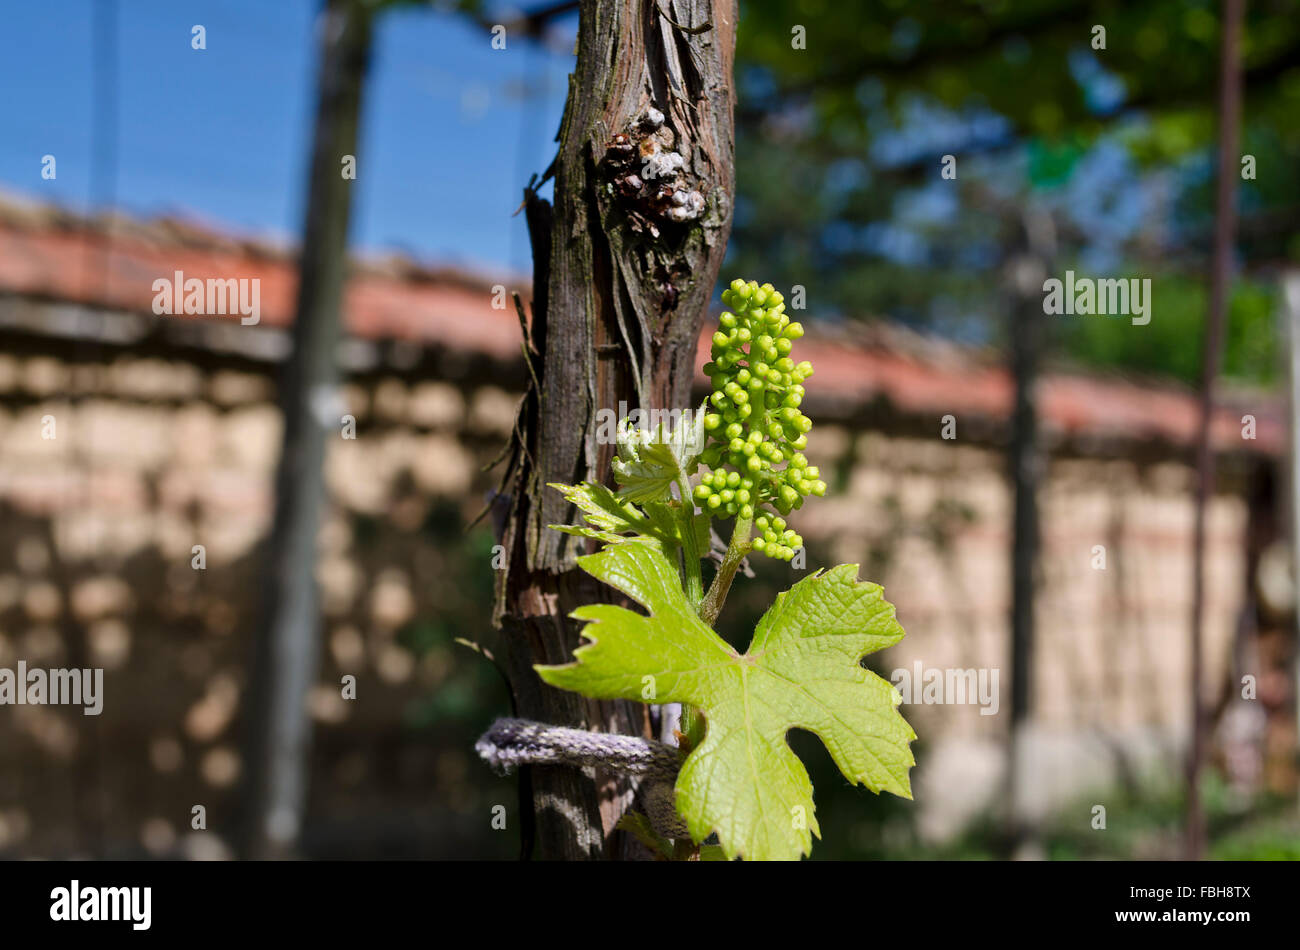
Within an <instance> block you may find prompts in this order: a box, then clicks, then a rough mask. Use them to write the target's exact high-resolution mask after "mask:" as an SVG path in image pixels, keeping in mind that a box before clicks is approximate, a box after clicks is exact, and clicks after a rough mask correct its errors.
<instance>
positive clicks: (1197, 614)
mask: <svg viewBox="0 0 1300 950" xmlns="http://www.w3.org/2000/svg"><path fill="white" fill-rule="evenodd" d="M1244 5H1245V0H1224V4H1223V19H1222V23H1221V27H1220V32H1221V46H1220V63H1219V155H1218V170H1217V172H1216V175H1215V178H1216V188H1215V202H1214V252H1213V257H1212V259H1211V262H1210V307H1209V312H1208V313H1207V314H1206V326H1205V349H1204V353H1203V356H1202V362H1201V403H1200V419H1199V424H1198V428H1197V442H1196V509H1195V525H1194V539H1193V542H1192V543H1193V550H1192V637H1191V652H1192V675H1191V683H1190V691H1191V725H1192V743H1191V750H1190V751H1189V753H1188V756H1187V828H1186V854H1187V858H1188V860H1192V861H1195V860H1199V859H1200V858H1201V857H1202V855H1203V854H1204V852H1205V835H1206V829H1205V815H1204V814H1203V812H1202V809H1201V766H1202V763H1203V762H1204V761H1205V747H1206V734H1207V731H1208V728H1207V727H1208V723H1207V722H1206V715H1205V700H1204V696H1203V695H1202V690H1203V689H1204V685H1203V684H1204V681H1205V647H1204V639H1205V630H1204V628H1205V509H1206V506H1207V505H1208V504H1209V502H1210V499H1211V498H1212V497H1213V496H1214V451H1213V446H1212V444H1211V432H1210V419H1211V417H1212V414H1213V412H1214V387H1215V381H1216V379H1217V378H1218V375H1219V351H1220V350H1221V349H1222V348H1223V317H1224V311H1225V310H1226V309H1227V305H1228V290H1229V287H1230V285H1231V282H1232V242H1233V235H1234V233H1235V231H1236V225H1237V204H1236V203H1237V175H1238V168H1239V165H1238V162H1239V160H1240V157H1241V156H1240V149H1239V147H1238V140H1239V137H1240V129H1239V125H1240V119H1241V20H1242V13H1243V7H1244Z"/></svg>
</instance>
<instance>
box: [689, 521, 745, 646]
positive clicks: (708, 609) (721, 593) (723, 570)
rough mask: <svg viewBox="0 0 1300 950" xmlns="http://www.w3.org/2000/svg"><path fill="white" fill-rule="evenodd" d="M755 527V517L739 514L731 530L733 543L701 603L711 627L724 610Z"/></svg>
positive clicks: (703, 613)
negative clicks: (728, 593) (724, 603)
mask: <svg viewBox="0 0 1300 950" xmlns="http://www.w3.org/2000/svg"><path fill="white" fill-rule="evenodd" d="M753 527H754V519H753V518H745V517H741V516H739V515H737V517H736V526H735V528H734V529H733V530H732V532H731V543H729V544H728V545H727V553H726V554H724V555H723V556H722V563H721V564H720V565H718V573H717V574H715V575H714V576H713V583H712V584H710V585H709V592H708V593H707V594H705V595H704V600H703V601H702V602H701V603H700V619H701V620H703V621H704V622H705V623H706V624H708V625H709V626H710V627H712V626H713V623H714V621H716V620H717V619H718V614H720V613H721V612H722V604H723V602H724V601H726V599H727V592H728V591H730V590H731V582H732V581H733V580H735V577H736V571H738V570H739V569H740V562H741V561H743V560H744V559H745V555H746V554H748V553H749V549H750V542H749V533H750V531H751V530H753Z"/></svg>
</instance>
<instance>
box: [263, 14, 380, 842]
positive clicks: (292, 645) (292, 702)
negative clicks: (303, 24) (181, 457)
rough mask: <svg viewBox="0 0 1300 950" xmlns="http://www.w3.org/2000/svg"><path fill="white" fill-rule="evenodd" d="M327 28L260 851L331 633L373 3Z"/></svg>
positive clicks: (276, 832) (266, 667) (299, 799)
mask: <svg viewBox="0 0 1300 950" xmlns="http://www.w3.org/2000/svg"><path fill="white" fill-rule="evenodd" d="M318 28H319V30H320V42H321V51H320V57H321V58H320V69H319V79H318V86H317V112H316V130H315V135H314V140H313V145H312V155H311V166H310V173H309V174H310V179H309V184H308V189H307V207H306V221H305V224H304V227H303V240H302V256H301V259H300V261H299V270H298V274H299V283H298V303H297V308H296V310H295V315H294V324H293V352H292V354H291V355H290V357H289V359H288V362H287V364H286V366H285V367H284V371H283V375H282V376H281V377H280V381H279V382H280V406H281V408H282V410H283V413H284V437H283V444H282V446H281V452H280V464H279V469H278V471H277V473H276V482H275V485H276V492H275V516H274V521H273V523H272V526H271V535H270V542H269V544H270V550H269V552H268V555H267V564H268V572H267V575H266V592H265V595H264V596H265V601H264V605H263V614H262V618H261V622H260V624H259V627H258V641H257V645H256V656H257V660H256V662H255V664H254V667H253V677H254V679H253V684H252V696H251V703H250V727H249V738H248V750H249V757H248V765H249V774H248V778H247V785H246V795H247V798H246V801H245V808H246V814H245V816H244V821H245V828H244V831H243V840H242V841H241V845H242V850H243V852H244V854H245V855H246V856H248V857H254V858H281V857H290V856H293V855H294V854H295V852H296V850H297V844H298V839H299V833H300V831H301V828H302V821H303V812H304V809H305V807H306V801H307V779H308V771H309V769H308V765H309V762H308V753H309V751H310V749H309V747H310V742H311V718H310V716H309V714H308V709H307V698H308V692H309V691H310V689H311V686H312V684H313V683H314V682H315V679H316V673H317V669H318V666H319V654H320V636H321V630H320V609H319V604H318V602H317V592H316V581H315V571H316V535H317V530H318V528H319V525H320V512H321V508H322V506H323V504H324V498H325V480H324V472H323V467H322V466H323V463H324V459H325V445H326V438H327V435H329V434H331V433H337V432H338V426H339V425H340V424H341V419H340V418H336V416H337V415H339V413H335V412H334V408H335V405H336V403H337V398H338V397H337V392H338V366H337V363H336V359H337V350H338V343H339V335H340V332H341V328H340V324H341V319H340V311H341V309H342V300H343V287H344V277H345V271H346V269H347V267H346V260H345V254H346V249H347V232H348V218H349V208H350V204H351V197H352V184H353V183H352V181H351V180H348V179H345V178H344V177H343V174H342V168H343V165H342V160H343V156H345V155H352V156H355V155H356V153H357V124H358V121H359V117H360V113H361V92H362V88H363V86H364V78H365V72H366V64H367V61H368V59H369V55H370V12H369V10H368V9H367V7H366V4H365V2H364V0H327V2H326V4H325V8H324V11H323V13H322V15H321V17H320V20H319V23H318Z"/></svg>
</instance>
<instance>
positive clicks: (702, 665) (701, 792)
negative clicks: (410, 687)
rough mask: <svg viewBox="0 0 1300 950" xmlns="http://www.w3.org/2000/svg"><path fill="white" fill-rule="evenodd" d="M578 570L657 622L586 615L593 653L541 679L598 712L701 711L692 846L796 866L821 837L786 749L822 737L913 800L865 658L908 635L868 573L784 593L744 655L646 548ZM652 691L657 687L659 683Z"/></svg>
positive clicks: (691, 790) (686, 809)
mask: <svg viewBox="0 0 1300 950" xmlns="http://www.w3.org/2000/svg"><path fill="white" fill-rule="evenodd" d="M578 563H579V565H580V566H581V567H582V569H583V570H585V571H586V572H587V573H589V574H591V575H592V576H593V577H596V578H599V579H600V580H602V581H604V582H605V583H607V584H609V585H610V586H612V587H615V588H617V589H618V590H620V591H622V592H623V593H624V594H626V595H627V596H628V597H630V598H632V599H633V600H635V601H636V602H637V603H639V604H641V605H642V606H643V607H645V608H646V609H647V610H649V611H650V613H649V614H648V615H642V614H638V613H635V612H633V611H631V610H628V609H626V608H623V607H618V606H614V605H612V604H592V605H589V606H586V607H580V608H579V609H578V610H576V611H574V613H573V616H574V617H575V618H577V619H579V620H586V621H588V623H587V625H586V627H585V628H584V629H583V636H584V637H585V638H586V639H587V640H588V641H590V642H589V643H587V644H585V645H583V646H581V647H579V648H578V649H577V651H575V653H574V662H573V663H569V664H567V665H564V666H539V667H537V671H538V673H539V674H540V675H541V677H542V679H544V680H545V681H546V682H548V683H550V684H552V685H554V686H559V687H561V688H564V689H571V690H574V691H576V692H579V693H583V694H584V695H587V696H591V697H594V698H599V699H615V698H621V699H637V700H644V697H645V690H646V684H647V682H649V683H651V684H653V686H654V696H655V702H659V703H670V702H682V703H689V704H691V705H693V706H696V707H698V708H699V709H700V710H702V711H703V713H704V715H705V717H706V720H707V733H706V735H705V738H704V742H703V743H702V744H701V745H700V746H699V747H698V748H696V749H695V750H693V751H692V752H691V754H690V755H689V756H688V757H687V759H686V762H685V763H684V765H683V766H682V770H681V773H680V775H679V776H678V779H677V785H676V792H677V810H678V812H679V813H680V814H681V815H682V817H683V818H684V819H685V821H686V825H687V828H688V829H689V830H690V833H691V837H692V838H693V839H694V840H695V841H697V842H699V841H703V840H704V839H705V838H706V837H708V835H709V834H710V833H711V832H714V831H716V832H717V834H718V841H719V843H720V845H721V847H722V850H723V851H724V853H725V854H726V856H727V857H728V858H735V857H737V856H742V857H745V858H749V859H754V860H763V859H794V858H798V857H799V856H800V855H803V854H807V853H808V852H809V850H810V849H811V847H812V833H816V834H818V836H820V834H821V832H820V830H819V829H818V826H817V820H816V817H815V815H814V808H813V799H812V783H811V782H810V781H809V779H808V773H807V771H806V770H805V769H804V767H803V764H802V763H801V762H800V761H799V758H798V757H797V756H796V755H795V754H794V752H793V751H792V750H791V749H790V746H789V745H788V744H787V742H786V733H787V732H788V731H789V730H790V729H793V728H800V729H806V730H808V731H809V732H813V733H815V734H816V735H817V736H819V737H820V738H821V740H822V742H824V743H825V744H826V747H827V749H828V750H829V751H830V753H831V756H832V758H834V760H835V764H836V765H838V766H839V769H840V771H841V772H842V773H843V774H844V776H845V777H846V778H847V779H849V781H851V782H853V783H854V784H864V785H866V786H867V787H868V788H870V789H872V790H873V791H876V792H880V791H888V792H893V793H894V794H896V795H901V796H902V797H904V798H911V797H912V793H911V785H910V783H909V780H908V769H909V767H911V765H912V764H913V758H912V752H911V750H910V749H909V748H908V743H909V742H910V741H911V740H912V739H915V738H916V734H915V733H914V732H913V731H912V729H911V727H910V726H908V724H907V723H906V722H905V721H904V720H903V717H902V716H900V715H899V713H898V710H897V708H896V707H897V705H898V704H899V703H900V702H901V697H900V696H899V695H898V691H897V690H895V689H894V687H893V686H892V685H890V684H889V683H887V682H886V681H885V680H883V679H881V678H880V677H878V676H876V675H875V674H874V673H872V672H870V671H868V670H866V669H864V668H863V666H862V665H861V660H862V658H863V657H864V656H865V655H866V654H868V653H872V652H874V651H876V650H880V649H883V648H884V647H887V646H890V645H892V644H894V643H897V642H898V641H899V640H900V639H901V638H902V636H903V628H902V627H901V626H899V624H898V622H897V620H895V619H894V608H893V605H891V604H890V603H889V602H888V601H886V600H885V599H884V598H883V596H882V595H881V589H880V587H879V586H877V585H875V584H864V583H858V581H857V571H858V568H857V565H852V564H846V565H841V566H839V567H836V568H833V569H832V570H829V571H825V572H820V573H817V574H814V575H812V576H810V577H807V578H805V579H803V580H802V581H800V582H799V583H798V584H796V585H795V586H794V587H792V588H791V589H790V590H788V591H786V592H785V593H783V594H781V595H780V596H779V597H778V598H777V601H776V603H775V604H774V605H773V606H772V609H771V610H769V611H768V612H767V614H766V615H764V617H763V619H762V620H761V621H760V622H759V624H758V628H757V630H756V631H755V635H754V641H753V643H752V644H751V646H750V649H749V652H747V653H745V654H743V655H741V654H738V653H737V652H736V651H735V650H734V649H732V648H731V647H730V646H729V645H728V644H727V643H726V642H725V641H724V640H723V639H722V638H721V637H719V636H718V635H717V634H716V633H714V632H713V631H712V630H711V629H710V628H709V627H707V626H706V625H705V624H704V623H703V622H702V621H701V620H700V619H699V618H698V617H697V616H696V615H695V613H694V612H693V611H692V610H691V609H690V605H689V604H688V603H687V601H686V597H685V595H684V594H683V593H682V590H681V587H680V584H679V581H678V577H677V571H676V570H675V569H674V567H673V565H672V564H671V563H670V562H669V561H668V560H667V559H666V558H665V557H664V556H663V555H662V554H661V553H660V552H659V551H658V550H656V549H654V548H652V547H650V546H648V545H622V546H620V547H609V548H606V549H604V550H603V551H601V552H600V553H598V554H592V555H588V556H586V557H582V558H579V559H578ZM647 678H648V679H647Z"/></svg>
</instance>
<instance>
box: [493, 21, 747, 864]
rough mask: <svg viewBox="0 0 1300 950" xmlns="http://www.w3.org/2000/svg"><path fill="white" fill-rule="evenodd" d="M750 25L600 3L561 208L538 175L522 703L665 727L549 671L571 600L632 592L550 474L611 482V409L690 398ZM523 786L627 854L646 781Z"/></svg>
mask: <svg viewBox="0 0 1300 950" xmlns="http://www.w3.org/2000/svg"><path fill="white" fill-rule="evenodd" d="M735 25H736V7H735V3H734V0H659V2H656V0H583V2H582V5H581V21H580V26H579V31H578V50H577V66H576V68H575V70H574V74H573V75H572V77H571V78H570V86H569V98H568V103H567V105H566V108H565V113H564V121H563V123H562V126H561V130H560V136H559V143H560V144H559V153H558V155H557V157H556V159H555V163H554V165H553V166H552V171H553V173H554V177H555V199H554V204H553V206H552V205H551V204H549V203H548V202H546V201H544V200H542V199H541V198H539V197H537V194H536V190H535V187H536V186H530V188H529V189H528V190H527V191H526V205H527V215H528V226H529V232H530V235H531V240H532V245H533V260H534V285H533V319H532V325H531V329H530V331H529V334H528V335H529V340H528V349H529V356H530V362H531V369H532V374H533V378H534V384H533V387H532V388H531V389H530V391H529V393H528V396H527V397H526V398H525V400H524V403H523V406H522V407H521V410H520V419H519V426H518V432H517V439H516V444H515V446H514V451H513V456H512V459H511V464H510V468H509V470H508V473H507V476H506V482H505V489H504V491H505V500H506V501H508V505H509V507H508V513H507V514H506V519H505V524H504V530H503V537H502V543H503V544H504V545H505V548H506V551H507V552H508V554H507V559H508V563H507V568H506V570H505V571H503V572H502V574H501V575H500V577H499V581H498V589H497V609H496V620H497V622H498V624H499V625H500V626H501V627H502V630H503V633H504V638H503V639H504V641H505V650H504V653H505V656H504V657H503V659H504V661H505V666H506V670H507V675H508V676H509V679H510V683H511V689H512V693H513V699H514V704H515V712H516V714H517V715H519V716H522V717H526V718H529V719H536V720H541V721H544V722H549V723H554V724H557V725H564V726H580V727H587V728H595V729H600V730H605V731H610V732H622V733H628V734H644V735H647V736H648V735H649V734H650V722H649V718H648V712H647V708H646V707H644V706H641V705H639V704H636V703H629V702H622V701H618V702H597V701H594V700H586V699H584V698H583V697H581V696H578V695H576V694H574V693H566V692H563V691H560V690H556V689H554V688H552V687H549V686H547V685H545V684H544V683H542V682H541V681H540V679H538V677H537V675H536V673H535V672H534V671H533V668H532V667H533V664H535V663H563V662H567V661H569V660H570V659H571V658H572V653H573V649H574V648H575V647H576V646H577V645H578V640H579V637H578V630H577V627H576V625H575V624H574V622H573V621H571V620H570V619H568V615H569V614H570V612H571V611H572V610H573V609H575V608H576V607H578V606H580V605H581V604H584V603H591V602H594V601H598V600H607V599H610V597H611V594H612V592H611V591H609V590H608V589H607V588H604V587H602V586H601V585H599V584H598V583H596V582H595V581H593V580H592V579H591V578H589V577H587V575H585V574H583V573H582V572H581V571H579V570H578V569H577V568H576V566H575V558H576V557H577V556H578V555H580V554H583V553H587V548H586V542H585V541H584V539H581V538H575V537H571V536H568V535H563V534H560V533H558V532H555V531H549V530H547V525H550V524H564V523H569V522H572V521H573V520H574V513H573V512H572V511H571V510H570V507H569V505H568V504H567V503H566V502H565V500H564V499H563V497H561V495H560V494H559V493H558V492H556V491H554V490H552V489H550V488H547V484H548V483H550V482H566V483H573V482H579V481H583V480H585V479H590V480H605V479H606V478H607V476H608V473H609V460H610V457H611V455H612V453H613V449H614V446H613V445H610V444H602V442H603V441H606V440H601V439H598V438H597V431H598V426H599V425H600V422H601V421H602V419H605V418H608V417H609V416H613V415H623V414H626V412H627V411H628V410H631V409H635V408H638V407H641V408H644V409H651V408H674V407H685V406H686V405H687V400H688V399H689V398H690V386H691V379H692V375H693V371H694V360H695V351H696V343H697V340H698V338H699V333H700V328H701V324H702V321H703V319H704V317H705V313H706V311H707V308H708V302H709V299H710V297H711V295H712V291H713V287H714V284H715V282H716V280H717V277H718V270H719V267H720V266H721V264H722V257H723V254H724V252H725V250H726V242H727V237H728V234H729V233H730V230H731V212H732V199H733V194H734V167H733V152H734V142H733V126H732V111H733V105H734V101H733V89H732V60H733V55H734V48H735ZM620 404H622V405H621V406H620ZM602 410H603V411H604V412H602ZM606 413H608V414H609V416H606V415H605V414H606ZM607 429H608V427H607ZM607 429H606V431H607ZM521 791H522V795H523V797H524V812H525V816H524V821H525V830H524V850H525V853H526V854H529V855H534V856H537V857H541V858H569V859H572V858H600V857H615V856H619V855H620V854H622V853H624V851H623V845H622V844H620V842H619V840H618V839H619V838H621V837H622V836H615V835H614V833H613V826H614V824H615V823H616V822H617V820H618V818H619V816H620V815H621V814H622V812H623V811H624V809H625V808H626V807H627V805H628V803H629V801H630V796H631V789H630V788H629V787H628V786H627V784H626V780H620V779H617V778H616V777H614V776H610V775H600V774H597V775H596V776H595V781H594V782H593V781H592V779H591V778H590V777H588V776H586V775H584V774H583V773H581V772H579V771H576V770H572V769H567V768H562V767H535V768H532V769H531V770H525V774H524V776H523V777H522V778H521Z"/></svg>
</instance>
